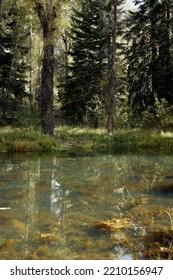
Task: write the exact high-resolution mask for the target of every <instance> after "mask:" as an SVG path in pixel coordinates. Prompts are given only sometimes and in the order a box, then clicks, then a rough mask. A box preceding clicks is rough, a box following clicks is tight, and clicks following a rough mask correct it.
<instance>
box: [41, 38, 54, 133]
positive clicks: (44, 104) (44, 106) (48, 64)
mask: <svg viewBox="0 0 173 280" xmlns="http://www.w3.org/2000/svg"><path fill="white" fill-rule="evenodd" d="M48 35H49V34H48ZM48 37H49V36H47V35H46V37H44V47H43V62H42V63H43V64H42V71H41V85H40V109H41V121H42V130H43V132H44V133H45V134H49V135H53V134H54V114H53V72H54V47H53V45H52V44H47V42H48V40H47V39H48Z"/></svg>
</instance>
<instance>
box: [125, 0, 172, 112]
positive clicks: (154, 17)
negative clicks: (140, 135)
mask: <svg viewBox="0 0 173 280" xmlns="http://www.w3.org/2000/svg"><path fill="white" fill-rule="evenodd" d="M135 3H136V4H138V5H139V8H138V10H137V11H136V12H134V13H131V16H130V20H129V30H130V31H129V32H128V34H127V37H126V38H127V39H128V42H130V48H129V51H128V53H127V57H128V80H129V102H130V104H131V105H132V107H133V109H134V112H136V113H138V114H141V112H142V111H143V110H145V109H146V108H147V107H150V108H152V107H153V106H154V102H155V99H156V98H158V100H161V99H163V98H165V99H166V100H167V101H168V102H169V103H171V104H172V103H173V92H172V88H173V53H172V47H173V43H172V42H173V40H172V39H173V35H172V26H173V25H172V23H173V16H172V14H173V3H172V1H171V0H168V1H167V0H162V1H158V0H147V1H146V0H145V1H135Z"/></svg>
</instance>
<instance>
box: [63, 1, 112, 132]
mask: <svg viewBox="0 0 173 280" xmlns="http://www.w3.org/2000/svg"><path fill="white" fill-rule="evenodd" d="M105 13H106V6H105V4H104V1H101V0H86V1H84V2H83V5H82V10H81V12H79V11H75V13H74V16H73V22H72V30H71V32H72V34H73V36H72V39H73V44H72V48H71V51H70V55H71V56H72V59H73V61H72V64H71V67H70V75H69V76H68V77H67V80H66V82H65V87H64V89H65V91H64V92H63V93H62V94H61V95H60V100H61V102H62V111H63V112H64V114H65V117H66V118H67V120H68V123H71V124H72V123H83V124H87V123H91V124H92V125H93V126H95V127H97V126H98V117H99V114H100V108H101V107H102V106H100V100H101V98H102V94H103V89H102V85H101V82H102V80H103V78H104V71H105V67H106V63H107V54H108V44H109V29H108V27H107V24H106V19H105V16H106V15H105Z"/></svg>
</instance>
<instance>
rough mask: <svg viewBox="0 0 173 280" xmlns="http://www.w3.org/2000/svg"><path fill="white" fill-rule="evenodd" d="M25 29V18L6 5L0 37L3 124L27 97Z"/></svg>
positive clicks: (8, 121)
mask: <svg viewBox="0 0 173 280" xmlns="http://www.w3.org/2000/svg"><path fill="white" fill-rule="evenodd" d="M27 38H28V29H27V25H26V19H25V15H24V14H22V13H21V10H20V9H19V7H18V6H17V5H16V3H14V2H13V3H9V5H8V6H6V9H5V12H4V14H3V28H2V30H1V34H0V116H1V120H2V122H3V123H9V124H10V123H12V122H13V121H14V118H15V112H16V110H18V109H19V110H20V108H21V105H22V102H23V100H24V99H25V98H27V97H28V94H27V92H26V85H27V78H26V71H27V70H28V66H27V63H26V55H27V53H28V48H27V44H26V41H27Z"/></svg>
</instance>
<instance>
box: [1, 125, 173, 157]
mask: <svg viewBox="0 0 173 280" xmlns="http://www.w3.org/2000/svg"><path fill="white" fill-rule="evenodd" d="M52 151H54V152H56V153H60V154H61V155H73V156H75V155H76V156H77V155H94V154H127V153H135V154H136V153H138V154H155V155H156V154H158V155H160V154H172V153H173V133H171V132H164V133H163V132H161V133H158V132H156V131H155V130H144V129H129V130H117V131H115V132H114V134H113V135H112V136H111V137H110V136H109V135H108V133H107V131H106V129H104V128H100V129H93V128H88V127H84V128H83V127H69V126H59V127H56V129H55V137H50V136H47V135H44V134H42V133H41V132H40V131H37V130H28V129H25V128H23V129H21V128H20V129H19V128H10V127H5V128H0V152H13V153H15V152H52Z"/></svg>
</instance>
